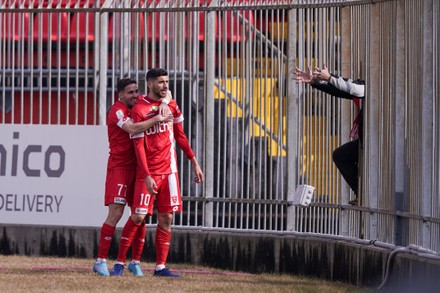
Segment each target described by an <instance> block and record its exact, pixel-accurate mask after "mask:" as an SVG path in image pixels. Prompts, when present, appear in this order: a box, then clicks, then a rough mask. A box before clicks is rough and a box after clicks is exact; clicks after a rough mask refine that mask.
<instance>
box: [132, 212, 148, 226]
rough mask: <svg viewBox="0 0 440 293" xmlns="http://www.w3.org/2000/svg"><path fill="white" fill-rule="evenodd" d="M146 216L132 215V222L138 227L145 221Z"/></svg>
mask: <svg viewBox="0 0 440 293" xmlns="http://www.w3.org/2000/svg"><path fill="white" fill-rule="evenodd" d="M144 218H145V215H140V214H132V215H131V220H132V221H133V222H135V223H136V225H139V224H140V223H142V221H143V220H144Z"/></svg>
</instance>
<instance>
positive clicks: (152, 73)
mask: <svg viewBox="0 0 440 293" xmlns="http://www.w3.org/2000/svg"><path fill="white" fill-rule="evenodd" d="M167 75H168V72H167V71H166V70H165V69H163V68H152V69H150V70H148V72H147V76H146V80H147V81H150V80H152V79H156V78H158V77H159V76H167Z"/></svg>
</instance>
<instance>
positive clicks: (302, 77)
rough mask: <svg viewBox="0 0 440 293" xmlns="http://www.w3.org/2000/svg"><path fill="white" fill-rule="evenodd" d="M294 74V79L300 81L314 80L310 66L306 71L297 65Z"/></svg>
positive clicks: (308, 81) (309, 81)
mask: <svg viewBox="0 0 440 293" xmlns="http://www.w3.org/2000/svg"><path fill="white" fill-rule="evenodd" d="M293 75H294V76H295V77H294V78H293V79H294V80H296V81H297V82H299V83H311V82H312V80H313V74H312V70H311V69H310V67H307V69H306V70H305V71H302V70H301V69H299V68H298V67H296V68H295V70H294V71H293Z"/></svg>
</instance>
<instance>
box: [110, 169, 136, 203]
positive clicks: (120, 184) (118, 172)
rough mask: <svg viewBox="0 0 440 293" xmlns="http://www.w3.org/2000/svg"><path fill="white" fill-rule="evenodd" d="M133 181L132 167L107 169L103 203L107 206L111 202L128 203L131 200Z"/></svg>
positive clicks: (133, 172) (133, 171)
mask: <svg viewBox="0 0 440 293" xmlns="http://www.w3.org/2000/svg"><path fill="white" fill-rule="evenodd" d="M134 182H135V170H134V169H112V170H110V169H107V177H106V179H105V199H104V203H105V205H106V206H108V205H109V204H111V203H116V204H123V205H125V204H126V203H128V204H129V205H130V204H131V202H132V201H133V190H134Z"/></svg>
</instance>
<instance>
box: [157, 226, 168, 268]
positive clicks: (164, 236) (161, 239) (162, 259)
mask: <svg viewBox="0 0 440 293" xmlns="http://www.w3.org/2000/svg"><path fill="white" fill-rule="evenodd" d="M170 242H171V232H170V231H167V230H165V229H164V228H162V227H160V226H159V225H157V229H156V265H161V264H165V263H166V261H167V257H168V251H169V250H170Z"/></svg>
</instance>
